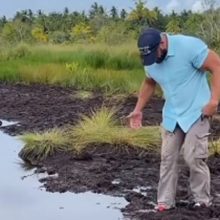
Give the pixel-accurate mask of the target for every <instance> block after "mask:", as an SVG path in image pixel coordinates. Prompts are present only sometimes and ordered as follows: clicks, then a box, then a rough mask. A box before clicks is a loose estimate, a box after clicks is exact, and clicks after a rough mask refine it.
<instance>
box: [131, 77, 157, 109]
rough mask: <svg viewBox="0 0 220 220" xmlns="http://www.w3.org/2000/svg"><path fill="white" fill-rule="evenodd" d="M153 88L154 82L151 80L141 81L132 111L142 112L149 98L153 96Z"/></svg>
mask: <svg viewBox="0 0 220 220" xmlns="http://www.w3.org/2000/svg"><path fill="white" fill-rule="evenodd" d="M155 88H156V82H155V81H154V80H153V79H152V78H146V79H145V80H144V81H143V83H142V85H141V89H140V92H139V95H138V101H137V104H136V106H135V109H134V111H137V112H138V111H139V112H142V110H143V108H144V106H145V105H146V104H147V102H148V101H149V100H150V97H151V96H152V95H153V94H154V91H155Z"/></svg>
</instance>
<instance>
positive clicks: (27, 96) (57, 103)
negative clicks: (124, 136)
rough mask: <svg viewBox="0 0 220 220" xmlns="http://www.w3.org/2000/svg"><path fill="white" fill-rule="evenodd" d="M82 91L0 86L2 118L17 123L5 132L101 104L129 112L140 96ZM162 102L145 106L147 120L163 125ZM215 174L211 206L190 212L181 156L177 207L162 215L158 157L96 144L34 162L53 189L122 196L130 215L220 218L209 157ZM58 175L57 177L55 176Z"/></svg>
mask: <svg viewBox="0 0 220 220" xmlns="http://www.w3.org/2000/svg"><path fill="white" fill-rule="evenodd" d="M77 93H78V91H76V90H73V89H71V88H67V89H63V88H60V87H48V86H43V85H31V86H28V85H6V84H0V106H1V107H0V118H2V119H5V120H13V121H18V122H19V123H18V124H17V125H13V126H8V127H5V128H4V131H5V132H7V133H9V134H11V135H18V134H22V133H25V132H27V131H44V130H47V129H49V128H53V127H62V126H66V125H67V124H73V125H74V124H76V123H77V121H78V120H79V119H80V117H81V114H87V115H89V114H91V111H92V110H94V109H97V108H99V107H101V106H103V105H105V106H109V107H112V106H117V107H118V112H117V117H118V118H121V117H123V116H125V115H127V114H128V113H129V112H130V111H131V110H132V109H133V107H134V105H135V102H136V96H128V97H124V98H120V97H117V96H114V97H104V96H103V94H101V93H98V92H95V93H94V94H93V96H92V97H90V98H89V99H80V98H79V97H78V98H77ZM162 106H163V100H161V99H159V98H156V97H155V98H153V99H152V100H151V102H150V103H149V105H148V106H147V107H146V108H145V110H144V117H145V118H144V124H146V125H159V124H160V121H161V109H162ZM212 133H213V134H212V138H213V139H215V138H217V137H219V134H220V123H219V120H217V119H215V120H214V121H213V124H212ZM208 163H209V167H210V170H211V178H212V195H213V206H212V207H210V208H204V209H202V210H191V209H190V208H189V207H187V202H186V201H190V200H191V194H190V192H189V187H188V177H189V171H188V169H187V167H186V166H185V164H184V162H183V160H182V159H180V167H181V172H180V178H179V184H178V190H177V208H176V209H175V210H172V211H168V212H164V213H155V212H153V211H152V210H153V207H154V204H155V203H156V193H157V183H158V178H159V164H160V155H159V153H157V152H156V151H155V152H152V151H151V152H148V151H143V150H138V149H134V148H132V147H130V146H123V147H122V146H120V147H119V146H112V145H111V146H110V145H108V144H103V145H100V144H94V145H92V146H88V148H87V150H86V151H84V152H83V153H82V154H81V155H75V154H73V153H72V152H71V153H70V152H66V153H64V152H63V153H55V154H54V155H52V156H50V157H48V158H47V159H45V160H44V161H41V162H38V164H36V165H37V166H38V169H37V171H36V172H45V171H46V172H47V173H49V174H51V175H50V176H49V177H47V178H43V179H41V180H40V181H41V182H42V184H43V185H44V187H45V188H46V190H48V191H51V192H62V193H64V192H66V191H70V192H76V193H77V192H85V191H93V192H97V193H104V194H108V195H115V196H123V197H125V198H126V200H127V201H128V202H129V205H127V206H126V207H125V208H124V209H123V210H122V212H123V214H124V216H125V217H127V218H128V219H137V220H139V219H140V220H142V219H147V220H194V219H200V220H217V219H220V184H219V183H220V156H218V155H215V156H211V157H210V158H209V160H208ZM52 174H58V175H52Z"/></svg>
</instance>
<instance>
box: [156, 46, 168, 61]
mask: <svg viewBox="0 0 220 220" xmlns="http://www.w3.org/2000/svg"><path fill="white" fill-rule="evenodd" d="M161 52H162V53H161V56H160V57H157V59H156V63H162V62H163V60H164V59H165V57H166V55H167V49H163V50H162V51H161Z"/></svg>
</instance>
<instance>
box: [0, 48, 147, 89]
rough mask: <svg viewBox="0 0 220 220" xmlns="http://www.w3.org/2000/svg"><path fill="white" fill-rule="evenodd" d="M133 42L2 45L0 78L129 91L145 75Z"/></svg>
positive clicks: (29, 82) (13, 80)
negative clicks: (3, 46)
mask: <svg viewBox="0 0 220 220" xmlns="http://www.w3.org/2000/svg"><path fill="white" fill-rule="evenodd" d="M134 45H135V44H134ZM134 45H121V46H120V47H107V46H106V45H98V44H97V45H85V46H82V45H74V46H50V45H48V46H32V47H31V46H27V45H20V46H19V45H18V46H17V47H16V48H14V50H13V48H4V50H2V52H1V53H0V80H1V81H4V82H22V83H26V84H31V83H40V84H52V85H61V86H64V87H65V86H68V87H75V88H77V89H82V90H99V91H103V92H108V93H117V92H119V93H132V92H134V91H137V90H138V89H139V86H140V84H141V81H142V79H143V78H144V71H143V68H142V66H141V63H140V60H139V57H138V53H137V49H136V46H134Z"/></svg>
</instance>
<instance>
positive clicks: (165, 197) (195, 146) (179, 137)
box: [157, 118, 210, 206]
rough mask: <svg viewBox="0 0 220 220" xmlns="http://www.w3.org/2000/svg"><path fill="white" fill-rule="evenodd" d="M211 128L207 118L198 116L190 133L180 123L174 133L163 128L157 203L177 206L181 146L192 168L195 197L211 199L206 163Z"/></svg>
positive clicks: (203, 201)
mask: <svg viewBox="0 0 220 220" xmlns="http://www.w3.org/2000/svg"><path fill="white" fill-rule="evenodd" d="M209 129H210V124H209V120H208V119H207V118H204V119H198V120H197V121H196V122H195V123H194V124H193V125H192V127H191V128H190V130H189V131H188V132H187V133H184V132H183V131H182V129H181V128H180V127H179V126H177V127H176V129H175V131H174V132H173V133H172V132H169V131H166V130H165V129H164V128H162V130H161V133H162V148H161V164H160V180H159V186H158V195H157V200H158V203H164V204H166V205H168V206H175V196H176V187H177V180H178V160H179V155H180V150H181V152H182V153H183V158H184V160H185V162H186V164H187V165H188V167H189V170H190V179H189V182H190V189H191V192H192V195H193V197H194V201H195V202H202V203H205V204H207V205H208V204H209V203H210V171H209V168H208V166H207V164H206V159H207V157H208V135H209V134H210V133H209Z"/></svg>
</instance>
